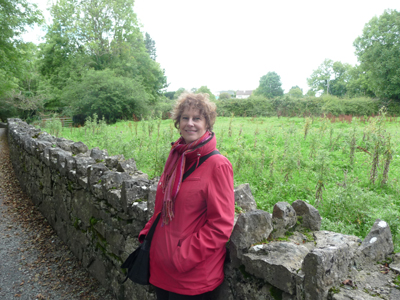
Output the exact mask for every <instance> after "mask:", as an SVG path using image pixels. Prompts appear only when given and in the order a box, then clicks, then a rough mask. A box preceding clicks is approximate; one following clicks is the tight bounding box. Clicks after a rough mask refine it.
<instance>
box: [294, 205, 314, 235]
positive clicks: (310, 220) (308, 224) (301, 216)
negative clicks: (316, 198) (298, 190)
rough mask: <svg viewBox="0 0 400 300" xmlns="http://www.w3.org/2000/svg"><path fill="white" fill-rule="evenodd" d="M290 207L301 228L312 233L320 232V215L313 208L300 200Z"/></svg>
mask: <svg viewBox="0 0 400 300" xmlns="http://www.w3.org/2000/svg"><path fill="white" fill-rule="evenodd" d="M292 207H293V209H294V210H295V211H296V214H297V217H298V221H299V222H300V225H301V226H302V227H304V228H308V229H310V230H313V231H316V230H320V228H321V215H320V214H319V212H318V210H317V209H316V208H315V207H314V206H312V205H310V204H308V203H306V202H304V201H302V200H296V201H294V202H293V203H292Z"/></svg>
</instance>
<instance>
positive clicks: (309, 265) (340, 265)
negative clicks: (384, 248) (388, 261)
mask: <svg viewBox="0 0 400 300" xmlns="http://www.w3.org/2000/svg"><path fill="white" fill-rule="evenodd" d="M328 235H329V234H328ZM335 239H336V240H340V239H339V237H336V238H335ZM357 247H358V243H356V242H354V238H350V241H349V242H348V243H347V242H346V237H345V235H342V239H341V243H340V244H336V245H334V246H325V247H323V248H316V249H314V250H312V251H311V252H309V253H308V254H307V255H306V257H305V258H304V261H303V265H302V272H303V273H304V295H305V300H318V299H326V298H327V295H328V291H329V289H330V288H331V287H332V286H335V285H339V284H340V282H341V279H343V278H344V277H346V275H347V274H348V270H349V268H350V266H351V265H353V264H354V256H355V253H356V250H357Z"/></svg>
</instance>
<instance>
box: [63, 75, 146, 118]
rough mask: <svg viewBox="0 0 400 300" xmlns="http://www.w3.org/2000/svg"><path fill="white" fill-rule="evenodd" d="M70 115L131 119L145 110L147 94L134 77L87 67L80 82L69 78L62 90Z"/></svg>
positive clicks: (143, 113)
mask: <svg viewBox="0 0 400 300" xmlns="http://www.w3.org/2000/svg"><path fill="white" fill-rule="evenodd" d="M61 98H62V101H63V103H64V104H65V106H66V105H68V106H69V108H70V114H72V115H83V116H85V117H86V116H90V115H92V114H94V113H96V114H97V115H98V116H100V117H104V118H105V119H106V120H107V121H108V122H116V121H117V120H118V119H130V118H131V117H132V114H135V115H136V116H140V115H145V114H146V113H147V107H146V105H147V102H148V99H149V95H148V94H147V93H146V91H145V89H144V87H143V86H142V85H141V83H140V82H138V81H137V80H136V79H131V78H127V77H118V76H117V75H116V74H115V72H114V71H112V70H109V69H105V70H102V71H94V70H89V71H88V72H87V73H86V74H85V76H84V77H83V78H82V80H81V81H80V82H78V81H72V80H71V81H69V82H68V85H67V87H66V88H65V89H64V90H63V93H62V96H61Z"/></svg>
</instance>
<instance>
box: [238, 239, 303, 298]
mask: <svg viewBox="0 0 400 300" xmlns="http://www.w3.org/2000/svg"><path fill="white" fill-rule="evenodd" d="M308 253H309V250H308V249H307V248H306V247H304V246H302V245H296V244H292V243H288V242H271V243H268V244H264V245H256V246H253V247H251V248H250V250H249V253H247V254H243V263H244V266H245V268H246V272H249V273H250V274H252V275H254V276H256V277H258V278H262V279H264V280H265V281H267V282H269V283H270V284H272V285H273V286H275V287H277V288H279V289H280V290H282V291H284V292H286V293H289V294H290V295H294V294H296V285H297V283H296V282H297V281H298V279H301V277H299V275H298V273H299V272H300V269H301V267H302V262H303V260H304V258H305V256H306V255H307V254H308Z"/></svg>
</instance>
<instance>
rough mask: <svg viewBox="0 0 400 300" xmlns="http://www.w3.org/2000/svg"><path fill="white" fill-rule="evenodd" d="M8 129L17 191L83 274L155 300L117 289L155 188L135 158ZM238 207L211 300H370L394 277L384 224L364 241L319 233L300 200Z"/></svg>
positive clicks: (243, 197) (15, 125)
mask: <svg viewBox="0 0 400 300" xmlns="http://www.w3.org/2000/svg"><path fill="white" fill-rule="evenodd" d="M7 130H8V140H9V146H10V150H11V151H10V155H11V160H12V163H13V167H14V170H15V173H16V176H17V178H18V179H19V182H20V184H21V187H22V188H23V190H24V191H25V192H26V193H27V194H28V195H30V197H31V199H32V201H33V202H34V203H35V205H36V206H37V207H38V208H39V210H40V211H41V212H42V214H43V215H44V217H46V219H47V220H48V222H49V223H50V225H51V226H52V227H53V228H54V229H55V230H56V232H57V234H58V235H59V236H60V238H61V239H62V240H63V241H64V242H65V243H66V244H67V245H68V246H69V248H70V250H71V251H72V252H73V253H74V255H75V256H76V257H77V258H78V259H79V260H80V261H81V262H82V264H83V265H84V266H85V268H87V269H88V270H89V272H90V273H91V274H92V275H93V276H94V277H95V278H96V279H97V280H99V281H100V282H101V283H102V284H103V285H104V286H106V287H108V288H109V289H110V290H111V291H112V292H113V293H114V295H115V297H116V299H121V300H122V299H126V300H128V299H129V300H131V299H140V300H143V299H150V300H152V299H156V297H155V293H154V290H153V288H152V287H151V286H142V285H137V284H134V283H132V282H130V281H127V282H126V283H124V284H121V282H122V281H123V279H124V278H125V273H124V272H125V271H124V270H122V269H121V268H120V266H121V264H122V262H123V261H124V260H125V259H126V258H127V257H128V255H129V254H130V253H131V252H132V251H133V250H134V249H135V248H136V247H137V246H138V245H139V242H138V239H137V236H138V234H139V232H140V230H141V229H142V228H143V227H144V225H145V224H146V222H147V220H148V219H149V217H150V216H151V214H152V213H153V210H154V199H155V189H156V185H157V180H156V179H153V180H149V178H148V176H147V174H144V173H142V172H140V171H139V170H137V168H136V163H135V161H134V160H133V159H128V160H126V159H125V158H124V157H123V155H116V156H109V155H108V153H107V151H106V150H100V149H98V148H94V149H88V147H87V146H86V145H85V144H83V143H82V142H73V141H69V140H66V139H63V138H56V137H53V136H51V135H49V134H48V133H46V132H42V131H41V130H40V129H37V128H35V127H33V126H30V125H28V124H26V123H25V122H23V121H21V120H20V119H8V129H7ZM235 199H236V200H237V205H239V206H240V205H242V206H243V211H244V212H243V213H242V214H240V215H238V216H237V217H236V218H235V220H237V221H236V225H235V227H234V229H233V233H232V237H231V240H230V242H229V243H228V246H227V248H228V249H229V250H230V258H231V260H230V261H227V263H226V264H225V281H224V283H223V284H222V285H221V286H220V287H218V288H217V289H216V290H215V291H214V292H213V294H212V295H211V298H212V299H215V300H233V299H240V300H242V299H243V300H253V299H254V300H256V299H270V300H273V299H285V300H289V299H292V300H295V299H296V300H319V299H336V300H339V299H369V297H371V296H370V295H372V294H376V293H377V289H379V288H381V287H379V286H374V284H380V285H384V283H383V282H386V284H387V282H388V278H389V277H387V278H383V279H382V276H392V275H393V276H394V274H395V272H398V270H400V268H399V267H398V266H399V265H400V255H394V254H392V252H393V241H392V237H391V233H390V228H389V225H388V224H387V223H386V222H384V221H382V220H377V221H376V223H375V224H374V226H373V228H372V230H371V232H370V234H369V235H368V236H367V238H366V239H365V240H364V242H363V241H362V240H361V239H359V238H358V237H355V236H348V235H343V234H338V233H334V232H328V231H319V228H320V226H321V217H320V215H319V213H318V210H317V209H315V208H314V207H312V206H311V205H309V204H308V203H306V202H304V201H301V200H297V201H295V202H294V203H293V204H292V205H290V204H289V203H286V202H279V203H277V205H276V207H275V208H274V210H273V211H274V214H273V215H271V214H270V213H268V212H265V211H259V210H257V209H256V207H257V206H256V203H255V201H254V198H253V196H252V195H251V191H250V187H249V186H248V185H242V186H239V187H237V188H236V190H235ZM228 257H229V256H228ZM388 257H389V258H391V259H392V260H393V266H394V267H393V270H389V271H390V272H389V271H388V272H387V273H385V275H382V272H381V270H380V269H379V266H378V265H376V260H377V259H379V260H384V259H387V258H388ZM228 260H229V259H228ZM365 270H368V271H365ZM396 270H397V271H396ZM363 272H364V273H363ZM368 274H370V275H371V276H375V277H374V280H368V278H369V277H368ZM388 274H389V275H388ZM393 276H392V277H393ZM349 277H351V278H357V283H358V288H357V289H355V288H350V289H348V288H346V285H344V284H343V282H344V280H346V279H348V278H349ZM392 277H390V278H389V279H393V278H392ZM377 278H381V279H382V280H381V281H379V280H378V279H377ZM389 281H390V280H389ZM374 282H375V283H374ZM393 282H394V280H393ZM379 291H381V290H379ZM385 291H386V293H383V292H381V294H380V296H381V298H383V299H400V297H399V298H396V297H398V296H400V293H397V292H399V290H398V289H397V288H396V285H395V284H394V283H393V284H392V286H390V285H389V286H388V287H387V288H386V290H385ZM357 297H358V298H357Z"/></svg>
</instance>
